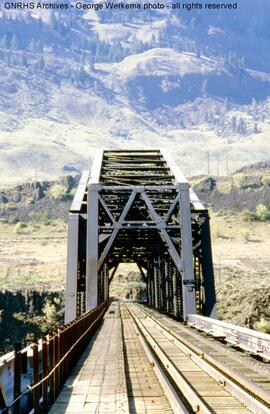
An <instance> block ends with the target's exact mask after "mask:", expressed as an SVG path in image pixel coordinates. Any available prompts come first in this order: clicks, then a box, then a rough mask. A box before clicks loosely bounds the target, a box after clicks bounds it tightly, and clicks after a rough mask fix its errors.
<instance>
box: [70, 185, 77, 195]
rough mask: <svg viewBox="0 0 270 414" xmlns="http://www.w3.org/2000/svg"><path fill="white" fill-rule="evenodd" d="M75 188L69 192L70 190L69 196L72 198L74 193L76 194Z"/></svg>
mask: <svg viewBox="0 0 270 414" xmlns="http://www.w3.org/2000/svg"><path fill="white" fill-rule="evenodd" d="M76 190H77V189H76V187H73V188H72V189H71V190H70V192H69V194H70V195H71V196H72V197H73V196H75V193H76Z"/></svg>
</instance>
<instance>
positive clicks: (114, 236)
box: [98, 191, 136, 272]
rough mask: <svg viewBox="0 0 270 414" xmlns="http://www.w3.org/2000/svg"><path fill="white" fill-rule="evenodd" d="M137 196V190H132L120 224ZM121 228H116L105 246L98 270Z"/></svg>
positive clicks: (119, 222)
mask: <svg viewBox="0 0 270 414" xmlns="http://www.w3.org/2000/svg"><path fill="white" fill-rule="evenodd" d="M135 196H136V192H135V191H132V193H131V195H130V197H129V199H128V202H127V204H126V205H125V208H124V210H123V211H122V214H121V216H120V218H119V221H118V224H119V225H121V224H122V223H123V221H124V220H125V218H126V215H127V214H128V212H129V210H130V207H131V206H132V203H133V201H134V199H135ZM119 229H120V226H119V228H116V229H114V230H113V232H112V235H111V237H110V239H109V241H108V243H107V244H106V246H105V248H104V250H103V252H102V254H101V257H100V259H99V261H98V272H99V271H100V269H101V267H102V266H103V263H104V261H105V259H106V256H107V254H108V253H109V251H110V249H111V247H112V245H113V242H114V240H115V238H116V236H117V234H118V232H119Z"/></svg>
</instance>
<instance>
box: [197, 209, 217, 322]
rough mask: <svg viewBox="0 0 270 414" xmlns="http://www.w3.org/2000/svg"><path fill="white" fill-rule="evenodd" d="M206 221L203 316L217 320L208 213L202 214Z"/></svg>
mask: <svg viewBox="0 0 270 414" xmlns="http://www.w3.org/2000/svg"><path fill="white" fill-rule="evenodd" d="M201 216H202V217H203V218H204V221H203V223H202V225H201V229H202V231H201V238H202V273H203V283H204V293H205V303H204V305H203V314H204V315H205V316H209V317H210V318H217V306H216V294H215V278H214V271H213V259H212V248H211V235H210V225H209V215H208V212H205V213H203V214H201Z"/></svg>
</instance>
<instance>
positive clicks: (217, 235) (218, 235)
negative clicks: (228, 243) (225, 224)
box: [215, 227, 223, 238]
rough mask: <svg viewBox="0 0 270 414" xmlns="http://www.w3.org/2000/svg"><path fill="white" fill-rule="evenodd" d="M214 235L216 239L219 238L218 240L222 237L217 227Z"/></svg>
mask: <svg viewBox="0 0 270 414" xmlns="http://www.w3.org/2000/svg"><path fill="white" fill-rule="evenodd" d="M215 234H216V237H220V238H221V237H223V233H222V231H221V230H220V228H219V227H217V228H216V231H215Z"/></svg>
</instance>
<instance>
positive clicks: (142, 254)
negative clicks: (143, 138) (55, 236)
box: [66, 150, 216, 322]
mask: <svg viewBox="0 0 270 414" xmlns="http://www.w3.org/2000/svg"><path fill="white" fill-rule="evenodd" d="M120 263H124V264H128V263H135V264H136V265H137V266H138V269H139V271H140V273H141V274H142V275H144V276H143V277H144V280H145V283H146V286H147V289H146V290H147V295H146V296H147V302H148V304H149V306H151V307H154V308H156V309H159V310H162V311H165V312H168V313H170V314H173V315H174V316H175V317H176V318H177V319H179V320H185V319H186V317H187V314H189V313H197V314H202V315H206V316H212V317H213V316H215V313H216V308H215V288H214V275H213V264H212V254H211V240H210V229H209V217H208V211H207V210H206V209H205V208H204V207H203V205H202V204H201V202H200V201H199V200H198V198H197V196H196V195H195V194H194V192H193V191H192V189H190V187H189V184H188V182H187V180H186V178H185V177H184V176H183V174H182V173H181V171H180V170H179V168H178V167H177V165H176V164H175V162H174V161H173V160H172V158H171V157H170V155H169V154H168V153H167V152H166V151H164V150H163V151H161V150H136V151H99V152H98V153H97V155H96V157H95V159H94V162H93V167H92V170H91V173H89V172H88V171H86V172H84V173H83V174H82V177H81V180H80V183H79V186H78V190H77V192H76V194H75V197H74V201H73V203H72V206H71V209H70V215H69V241H68V271H67V288H66V322H68V321H69V320H72V319H74V318H75V317H76V316H78V315H80V314H82V313H83V312H85V311H87V310H90V309H93V308H95V307H96V306H97V305H98V304H99V303H101V302H104V301H106V300H108V298H109V293H110V283H111V281H112V279H111V278H112V275H113V274H115V272H116V271H117V269H118V266H119V264H120ZM110 279H111V280H110Z"/></svg>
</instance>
